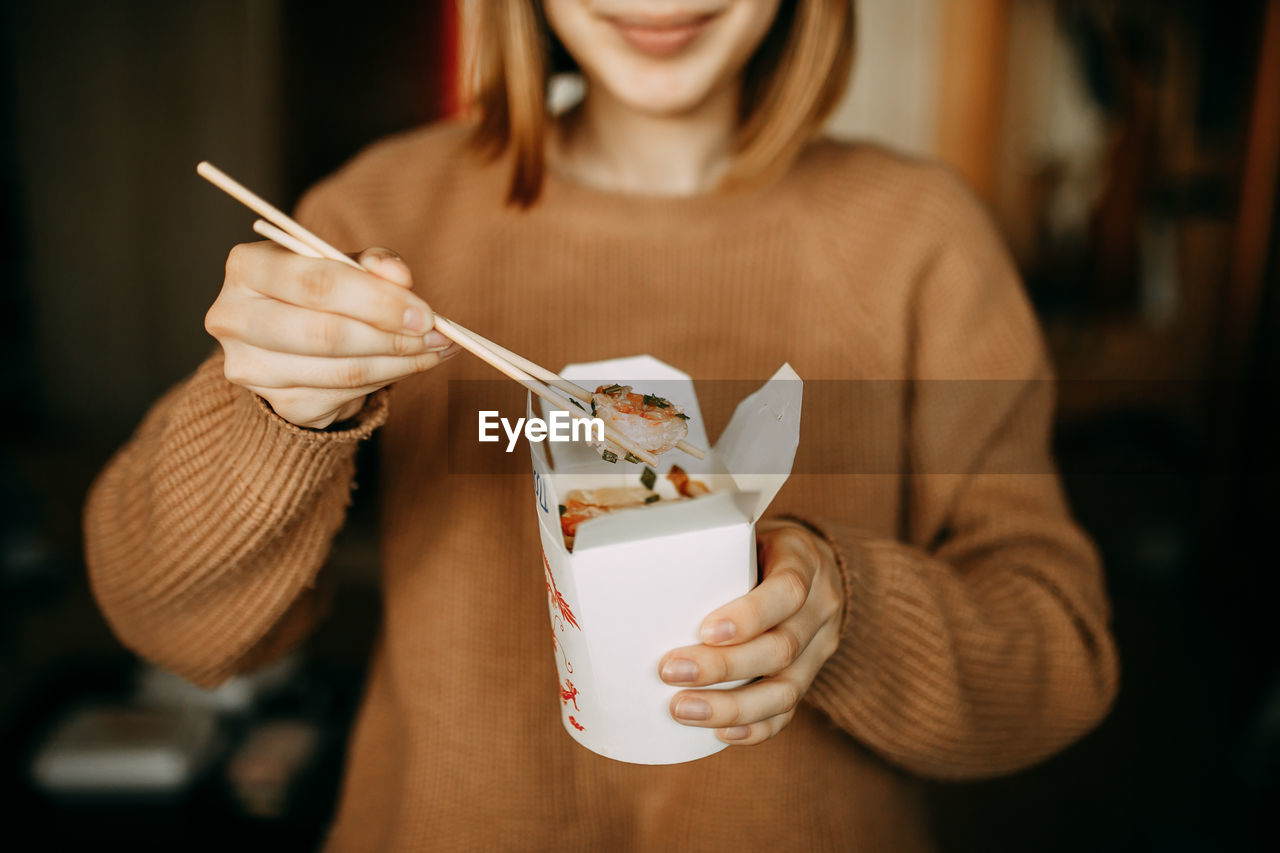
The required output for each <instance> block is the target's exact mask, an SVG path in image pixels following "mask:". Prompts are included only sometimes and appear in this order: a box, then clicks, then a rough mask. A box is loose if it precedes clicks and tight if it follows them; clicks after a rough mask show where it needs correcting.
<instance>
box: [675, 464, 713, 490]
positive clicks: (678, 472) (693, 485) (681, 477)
mask: <svg viewBox="0 0 1280 853" xmlns="http://www.w3.org/2000/svg"><path fill="white" fill-rule="evenodd" d="M667 479H668V480H670V481H671V483H672V485H674V486H675V487H676V491H677V492H679V493H680V494H682V495H684V496H685V497H686V498H696V497H698V496H699V495H709V494H711V490H710V489H708V488H707V484H706V483H704V482H702V481H701V480H693V479H690V477H689V475H688V474H687V473H686V472H685V470H684V469H683V468H681V467H680V466H679V465H672V466H671V471H670V472H669V473H668V474H667Z"/></svg>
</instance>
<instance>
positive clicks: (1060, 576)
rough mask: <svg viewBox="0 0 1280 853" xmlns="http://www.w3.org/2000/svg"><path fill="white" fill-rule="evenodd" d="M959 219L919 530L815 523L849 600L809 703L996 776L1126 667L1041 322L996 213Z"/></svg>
mask: <svg viewBox="0 0 1280 853" xmlns="http://www.w3.org/2000/svg"><path fill="white" fill-rule="evenodd" d="M962 198H963V197H962ZM948 219H949V220H950V221H952V222H953V223H954V225H953V227H952V233H954V235H955V238H954V239H953V240H950V241H949V244H948V245H947V246H946V247H944V248H943V249H941V250H940V251H939V252H938V253H937V255H936V257H935V258H934V260H933V262H932V263H931V265H930V267H929V270H928V273H927V274H926V275H925V276H923V278H922V285H921V287H920V291H919V293H918V294H917V298H918V300H919V302H918V305H917V307H916V310H915V312H914V316H915V318H916V323H917V327H916V328H915V330H914V336H913V337H914V339H915V341H916V344H915V351H914V360H915V365H914V371H913V372H914V374H915V376H916V380H915V381H913V382H912V383H911V393H910V394H909V395H908V396H909V400H910V402H909V413H910V423H911V425H910V428H909V436H908V437H907V444H908V447H909V450H908V454H909V463H908V464H909V470H908V472H906V474H905V475H904V476H905V478H906V484H907V488H906V491H907V504H906V506H907V514H908V519H907V525H906V531H905V533H904V534H903V535H902V537H901V539H888V538H883V537H880V536H875V535H871V534H869V533H867V532H865V531H863V530H860V529H859V527H858V524H857V519H824V518H812V519H805V520H806V521H807V522H808V523H809V524H810V525H811V526H813V527H814V528H815V529H816V530H817V531H818V532H819V533H820V534H822V535H823V536H825V538H826V539H827V540H828V542H829V543H830V544H831V545H832V546H833V549H834V550H835V552H836V555H837V560H838V562H839V566H840V571H841V574H842V577H843V580H844V587H845V592H846V606H845V613H844V617H843V623H842V630H841V638H840V643H839V647H838V649H837V651H836V653H835V654H834V655H833V656H832V658H831V659H830V660H829V661H828V662H827V664H826V665H825V666H824V667H823V669H822V671H821V672H820V673H819V675H818V677H817V679H816V680H815V682H814V684H813V686H812V687H811V689H810V692H809V695H808V700H809V701H810V702H811V703H813V704H814V705H816V706H817V707H818V708H820V709H822V710H823V711H824V712H825V713H826V714H827V715H828V716H830V718H831V719H832V720H833V721H835V723H836V724H837V725H839V726H840V727H842V728H843V729H844V730H846V731H847V732H849V733H850V734H851V735H853V736H854V737H856V738H858V739H859V740H860V741H862V742H863V743H865V744H866V745H868V746H869V747H870V748H872V749H873V750H875V751H876V752H878V753H880V754H881V755H883V756H884V757H885V758H887V759H888V760H890V761H892V762H894V763H896V764H898V765H899V766H901V767H904V768H906V769H907V770H910V771H912V772H914V773H917V774H919V775H923V776H928V777H934V778H976V777H984V776H991V775H995V774H999V773H1005V772H1010V771H1014V770H1017V769H1020V768H1023V767H1026V766H1028V765H1030V764H1033V763H1035V762H1036V761H1039V760H1042V759H1044V758H1046V757H1048V756H1049V755H1052V754H1053V753H1054V752H1056V751H1058V750H1060V749H1062V748H1063V747H1064V746H1066V745H1067V744H1069V743H1070V742H1072V741H1073V740H1075V739H1077V738H1079V737H1080V736H1082V735H1083V734H1084V733H1085V732H1087V731H1088V730H1090V729H1091V728H1092V727H1093V726H1095V725H1096V724H1097V723H1098V721H1100V720H1101V718H1102V717H1103V716H1104V715H1105V714H1106V712H1107V710H1108V709H1109V707H1110V705H1111V703H1112V701H1113V700H1114V697H1115V693H1116V690H1117V682H1118V661H1117V656H1116V651H1115V647H1114V643H1113V640H1112V638H1111V635H1110V631H1109V627H1108V623H1109V612H1108V611H1109V608H1108V604H1107V600H1106V594H1105V591H1104V583H1103V578H1102V570H1101V567H1100V565H1099V560H1098V557H1097V554H1096V552H1095V550H1094V548H1093V546H1092V544H1091V543H1090V541H1089V539H1088V538H1087V537H1086V536H1085V535H1084V533H1083V532H1082V531H1081V530H1080V529H1079V528H1078V527H1077V526H1076V525H1075V524H1074V523H1073V522H1072V520H1071V518H1070V515H1069V512H1068V509H1067V507H1066V503H1065V500H1064V497H1063V494H1062V491H1061V487H1060V483H1059V480H1058V477H1057V473H1056V469H1055V467H1054V465H1053V461H1052V458H1051V453H1050V449H1049V436H1050V431H1051V426H1052V415H1053V400H1054V390H1053V380H1052V376H1051V371H1050V369H1049V366H1048V360H1047V356H1046V353H1045V348H1044V346H1043V342H1042V340H1041V337H1040V333H1039V329H1038V327H1037V325H1036V322H1035V319H1034V317H1033V315H1032V312H1031V310H1030V307H1029V305H1028V304H1027V302H1026V299H1025V297H1024V295H1023V292H1022V289H1021V285H1020V283H1019V281H1018V278H1017V275H1016V273H1015V272H1014V269H1013V265H1012V263H1011V262H1010V260H1009V258H1008V257H1007V255H1006V253H1005V252H1004V250H1003V247H1002V244H1001V243H1000V242H999V239H998V237H997V236H996V234H995V232H994V229H993V228H992V227H991V226H990V223H989V222H988V221H987V220H986V218H985V214H984V213H983V212H982V211H981V210H980V209H979V208H978V207H977V206H976V204H975V203H973V202H971V201H964V202H963V203H962V204H961V205H960V207H959V208H958V209H956V211H955V212H954V213H953V215H951V216H949V217H948Z"/></svg>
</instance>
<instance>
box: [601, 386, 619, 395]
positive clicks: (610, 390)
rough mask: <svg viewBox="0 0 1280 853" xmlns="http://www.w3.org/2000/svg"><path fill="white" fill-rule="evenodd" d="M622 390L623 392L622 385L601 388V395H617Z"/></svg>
mask: <svg viewBox="0 0 1280 853" xmlns="http://www.w3.org/2000/svg"><path fill="white" fill-rule="evenodd" d="M621 390H622V386H621V385H610V386H609V387H608V388H601V389H600V393H601V394H617V393H618V392H619V391H621Z"/></svg>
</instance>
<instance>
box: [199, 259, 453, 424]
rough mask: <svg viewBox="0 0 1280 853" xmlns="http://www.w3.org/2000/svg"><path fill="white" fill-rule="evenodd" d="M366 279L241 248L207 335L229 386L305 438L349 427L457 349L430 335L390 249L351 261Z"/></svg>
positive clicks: (403, 267)
mask: <svg viewBox="0 0 1280 853" xmlns="http://www.w3.org/2000/svg"><path fill="white" fill-rule="evenodd" d="M357 260H358V261H359V262H360V264H361V265H363V266H366V267H368V268H369V269H370V270H371V272H367V273H366V272H360V271H359V270H355V269H352V268H350V267H348V266H346V265H344V264H340V263H337V262H336V261H330V260H317V259H313V258H305V257H302V256H301V255H296V254H294V253H292V252H289V251H287V250H285V249H282V248H280V247H279V246H277V245H276V244H275V243H271V242H262V243H244V244H241V245H239V246H236V247H235V248H233V249H232V250H231V253H230V254H229V255H228V256H227V272H226V277H225V278H224V279H223V282H222V292H221V293H219V294H218V298H217V299H216V300H215V301H214V303H213V305H212V306H211V307H210V308H209V311H208V313H207V314H206V315H205V321H204V326H205V329H207V330H208V332H209V334H211V335H213V336H214V337H215V338H217V339H218V343H220V344H221V345H222V350H223V353H224V354H225V357H226V358H225V367H224V370H225V373H226V376H227V379H228V380H229V381H231V382H233V383H235V384H236V385H241V386H243V387H245V388H248V389H249V390H250V391H252V392H254V393H255V394H257V395H258V396H260V397H262V398H263V399H264V400H266V401H267V403H269V404H270V405H271V408H272V409H274V410H275V412H276V414H278V415H280V417H282V418H284V419H285V420H287V421H290V422H291V423H294V424H297V425H298V426H301V427H308V428H311V429H323V428H324V427H327V426H329V425H330V424H332V423H334V422H337V421H342V420H346V419H347V418H350V417H353V416H354V415H355V414H356V413H357V412H359V411H360V408H361V406H363V405H364V399H365V397H366V396H367V395H369V394H371V393H373V392H374V391H376V390H378V389H379V388H381V387H383V386H384V385H389V384H391V383H392V382H395V381H396V380H398V379H403V378H405V377H406V376H411V375H413V374H415V373H421V372H422V371H424V370H430V369H431V368H433V367H435V366H436V365H437V364H439V363H440V362H441V361H444V360H445V359H447V358H450V357H452V356H453V355H456V354H457V353H458V352H459V348H458V347H457V345H456V344H450V342H449V341H448V340H447V339H446V338H445V337H444V336H443V335H441V334H440V333H439V332H438V331H434V330H431V326H432V323H433V320H434V315H433V314H432V312H431V308H430V307H429V306H428V305H427V303H425V302H423V301H422V300H421V299H419V298H418V297H417V296H416V295H414V293H413V292H412V288H413V279H412V276H411V274H410V272H409V267H408V265H407V264H405V262H404V261H403V260H401V259H400V257H399V256H398V255H396V254H395V253H394V252H392V251H390V250H387V249H366V250H365V251H363V252H362V253H360V256H359V258H358V259H357Z"/></svg>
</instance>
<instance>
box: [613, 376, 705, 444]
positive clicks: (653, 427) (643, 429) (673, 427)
mask: <svg viewBox="0 0 1280 853" xmlns="http://www.w3.org/2000/svg"><path fill="white" fill-rule="evenodd" d="M591 413H592V414H593V415H595V416H596V417H598V418H600V419H601V420H603V421H604V422H605V423H606V424H608V425H609V426H611V427H613V428H614V429H616V430H617V431H618V432H620V433H622V434H623V435H625V436H626V437H627V438H629V439H631V440H632V441H634V442H635V443H636V444H638V445H640V446H641V447H643V448H644V449H645V450H647V451H649V452H650V453H653V454H660V453H666V452H667V451H668V450H670V449H671V448H673V447H675V446H676V445H677V444H679V443H680V442H681V441H683V440H684V437H685V436H687V435H688V434H689V424H688V423H687V421H688V420H689V416H688V415H686V414H685V413H684V412H682V411H680V410H679V409H678V408H676V407H675V406H674V405H672V404H671V401H669V400H665V399H663V398H662V397H657V396H654V395H652V394H636V393H633V392H632V391H631V386H630V385H609V386H603V385H602V386H600V387H599V388H597V389H596V391H595V393H594V394H592V395H591Z"/></svg>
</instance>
